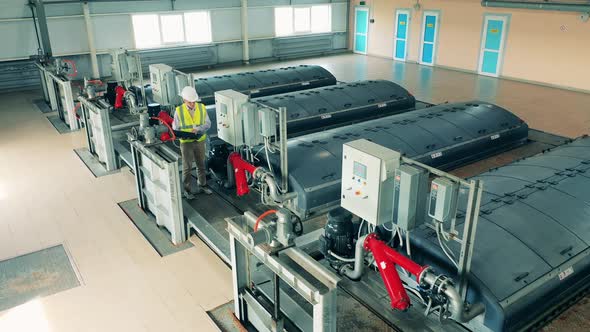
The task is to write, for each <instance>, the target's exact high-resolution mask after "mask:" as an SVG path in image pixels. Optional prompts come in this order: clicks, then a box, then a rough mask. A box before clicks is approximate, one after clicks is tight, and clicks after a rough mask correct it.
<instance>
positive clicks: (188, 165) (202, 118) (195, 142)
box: [172, 86, 211, 199]
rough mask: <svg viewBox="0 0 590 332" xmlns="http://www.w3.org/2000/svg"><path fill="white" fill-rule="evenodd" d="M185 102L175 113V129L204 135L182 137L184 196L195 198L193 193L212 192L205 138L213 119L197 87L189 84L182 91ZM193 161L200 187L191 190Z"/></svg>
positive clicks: (208, 193)
mask: <svg viewBox="0 0 590 332" xmlns="http://www.w3.org/2000/svg"><path fill="white" fill-rule="evenodd" d="M180 96H181V97H182V100H183V104H182V105H180V106H178V107H177V108H176V112H175V113H174V123H173V124H172V127H173V129H174V130H180V131H184V132H187V133H194V134H199V135H202V136H201V137H200V138H198V139H181V140H180V152H181V154H182V184H183V186H184V192H183V194H184V196H185V197H186V198H187V199H193V198H194V196H193V194H198V193H201V192H202V193H205V194H207V195H210V194H211V190H210V189H209V188H207V187H206V186H207V173H206V170H205V157H206V155H205V154H206V150H205V140H206V139H207V135H206V133H207V130H209V128H211V120H209V116H208V115H207V110H206V109H205V105H203V104H201V103H199V102H198V101H199V96H198V95H197V91H196V90H195V88H193V87H190V86H187V87H185V88H184V89H182V92H181V93H180ZM193 162H196V164H197V176H198V180H199V187H197V189H196V190H194V191H193V190H191V178H192V176H191V170H192V168H193Z"/></svg>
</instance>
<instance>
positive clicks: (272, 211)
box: [254, 210, 277, 232]
mask: <svg viewBox="0 0 590 332" xmlns="http://www.w3.org/2000/svg"><path fill="white" fill-rule="evenodd" d="M273 213H277V210H268V211H266V212H264V213H263V214H261V215H260V216H259V217H258V219H256V223H255V224H254V231H255V232H256V231H258V224H260V220H262V219H264V217H266V216H268V215H270V214H273Z"/></svg>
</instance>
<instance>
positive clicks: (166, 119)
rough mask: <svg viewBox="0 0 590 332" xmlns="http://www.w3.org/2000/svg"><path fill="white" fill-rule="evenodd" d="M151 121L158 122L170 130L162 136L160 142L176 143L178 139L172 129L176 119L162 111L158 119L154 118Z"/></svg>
mask: <svg viewBox="0 0 590 332" xmlns="http://www.w3.org/2000/svg"><path fill="white" fill-rule="evenodd" d="M150 119H152V120H158V121H160V122H161V123H162V124H163V125H164V126H166V127H167V128H168V132H167V133H162V134H160V140H161V141H162V142H167V141H174V140H175V139H176V135H175V134H174V130H173V129H172V123H173V122H174V119H173V118H172V117H171V116H170V115H169V114H168V113H166V112H164V111H160V113H158V116H157V117H152V118H150Z"/></svg>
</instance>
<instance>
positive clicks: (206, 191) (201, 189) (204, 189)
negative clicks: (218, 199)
mask: <svg viewBox="0 0 590 332" xmlns="http://www.w3.org/2000/svg"><path fill="white" fill-rule="evenodd" d="M197 191H198V192H197V194H205V195H211V194H212V193H213V192H212V191H211V189H209V188H207V187H203V186H199V187H198V189H197Z"/></svg>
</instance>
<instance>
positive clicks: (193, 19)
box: [184, 12, 211, 44]
mask: <svg viewBox="0 0 590 332" xmlns="http://www.w3.org/2000/svg"><path fill="white" fill-rule="evenodd" d="M184 27H185V29H186V42H187V43H191V44H206V43H210V42H211V22H209V13H208V12H194V13H186V14H184Z"/></svg>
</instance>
